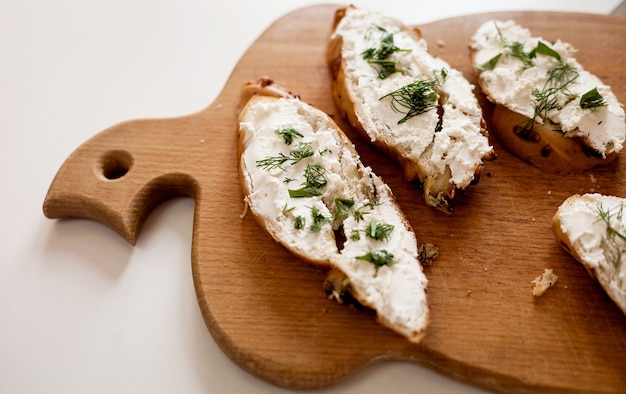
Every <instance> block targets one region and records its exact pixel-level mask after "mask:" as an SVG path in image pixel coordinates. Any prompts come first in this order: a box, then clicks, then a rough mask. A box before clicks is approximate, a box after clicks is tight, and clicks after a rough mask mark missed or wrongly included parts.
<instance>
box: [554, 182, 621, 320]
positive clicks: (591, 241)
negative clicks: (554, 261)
mask: <svg viewBox="0 0 626 394" xmlns="http://www.w3.org/2000/svg"><path fill="white" fill-rule="evenodd" d="M625 210H626V198H620V197H615V196H607V195H602V194H598V193H593V194H584V195H574V196H571V197H569V198H568V199H566V200H565V201H564V202H563V203H562V204H561V206H560V207H559V208H558V209H557V211H556V213H555V215H554V217H553V219H552V227H553V230H554V234H555V235H556V238H557V239H558V240H559V242H560V244H561V246H562V247H563V248H564V249H565V250H566V251H567V252H568V253H570V254H571V255H572V256H573V257H574V258H575V259H576V260H578V261H579V262H580V263H581V264H582V265H584V266H585V268H586V269H587V272H589V274H590V275H591V276H592V277H593V278H595V279H596V280H597V282H598V283H599V284H600V286H602V288H603V289H604V290H605V291H606V294H608V296H609V297H610V298H611V299H612V300H613V301H614V302H615V303H616V304H617V306H618V307H619V308H620V309H621V310H622V311H623V312H624V313H625V314H626V215H624V214H626V212H624V211H625Z"/></svg>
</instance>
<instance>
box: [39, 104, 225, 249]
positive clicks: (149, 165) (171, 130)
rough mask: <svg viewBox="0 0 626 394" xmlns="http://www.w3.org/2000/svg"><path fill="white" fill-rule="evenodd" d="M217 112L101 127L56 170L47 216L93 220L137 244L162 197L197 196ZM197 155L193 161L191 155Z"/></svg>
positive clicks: (50, 189) (45, 208)
mask: <svg viewBox="0 0 626 394" xmlns="http://www.w3.org/2000/svg"><path fill="white" fill-rule="evenodd" d="M214 111H216V109H215V108H214V107H209V108H208V109H206V110H204V111H203V112H200V113H197V114H193V115H189V116H184V117H178V118H170V119H144V120H133V121H128V122H124V123H120V124H118V125H115V126H113V127H111V128H109V129H107V130H104V131H102V132H101V133H99V134H97V135H96V136H94V137H93V138H91V139H89V140H88V141H86V142H85V143H84V144H82V145H81V146H80V147H79V148H77V149H76V150H75V151H74V152H73V153H72V154H71V155H70V156H69V157H68V158H67V160H66V161H65V162H64V164H63V165H62V166H61V168H60V169H59V171H58V172H57V174H56V176H55V178H54V180H53V181H52V184H51V185H50V188H49V190H48V193H47V195H46V198H45V201H44V205H43V212H44V214H45V216H47V217H49V218H66V217H78V218H87V219H93V220H97V221H99V222H101V223H103V224H105V225H107V226H109V227H111V228H112V229H113V230H115V231H116V232H117V233H119V234H120V235H121V236H122V237H124V238H125V239H126V240H128V242H130V243H132V244H135V242H136V240H137V234H138V231H139V228H140V227H141V224H142V223H143V221H144V219H145V218H146V216H147V215H148V213H149V212H150V211H151V210H152V208H154V207H155V206H156V205H157V204H158V203H160V202H161V201H163V200H165V199H167V198H171V197H176V196H191V197H196V193H197V191H198V190H199V189H198V181H197V175H198V171H199V167H204V168H203V170H204V171H205V172H206V171H210V169H209V168H207V166H208V167H210V165H209V164H208V163H207V162H208V159H206V158H205V159H204V160H201V159H202V156H203V155H207V154H208V150H209V149H210V142H209V138H208V137H207V138H206V139H203V138H202V135H207V136H209V135H211V133H214V131H211V130H210V124H211V122H207V120H208V119H210V118H211V116H212V114H213V113H214ZM194 159H195V160H194Z"/></svg>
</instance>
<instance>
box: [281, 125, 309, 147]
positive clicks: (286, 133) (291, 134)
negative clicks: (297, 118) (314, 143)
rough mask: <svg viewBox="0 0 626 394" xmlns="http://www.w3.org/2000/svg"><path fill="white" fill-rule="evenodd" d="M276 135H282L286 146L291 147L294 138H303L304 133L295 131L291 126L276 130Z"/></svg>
mask: <svg viewBox="0 0 626 394" xmlns="http://www.w3.org/2000/svg"><path fill="white" fill-rule="evenodd" d="M274 133H276V134H278V135H282V136H283V138H284V140H285V144H287V145H291V143H292V142H293V139H294V138H296V137H302V133H300V132H299V131H298V130H296V129H294V128H293V127H291V126H285V127H281V128H279V129H276V130H274Z"/></svg>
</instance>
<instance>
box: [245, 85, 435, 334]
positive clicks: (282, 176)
mask: <svg viewBox="0 0 626 394" xmlns="http://www.w3.org/2000/svg"><path fill="white" fill-rule="evenodd" d="M262 84H265V85H267V86H266V87H272V89H271V90H269V92H268V93H269V94H270V96H266V95H264V94H263V93H264V89H259V88H257V87H255V84H250V85H247V86H246V89H244V90H247V91H250V90H252V91H253V92H254V94H248V93H246V92H244V93H242V96H243V97H244V100H247V102H246V103H245V105H244V106H243V108H242V110H241V113H240V115H239V122H240V123H239V124H240V127H239V143H238V146H239V155H240V158H239V169H240V177H241V185H242V189H243V193H244V196H245V197H244V198H245V201H246V204H247V206H248V207H249V209H250V211H251V212H252V213H253V214H254V216H255V217H256V219H257V221H258V222H259V224H260V225H261V227H263V228H264V229H265V230H266V231H267V233H268V234H269V235H271V236H272V237H273V238H274V239H275V240H276V241H277V242H278V243H280V244H282V245H283V246H284V247H285V248H287V249H288V250H289V251H291V252H292V253H293V254H295V255H296V256H298V257H300V258H301V259H302V260H304V261H306V262H309V263H311V264H314V265H317V266H320V267H323V268H326V269H327V270H329V272H330V273H332V276H333V278H336V277H342V278H343V279H342V285H341V286H339V287H341V289H340V290H338V291H334V290H331V293H332V294H333V295H335V296H338V295H339V293H340V292H342V291H344V290H348V291H349V292H350V293H351V295H352V296H353V297H354V298H355V299H356V300H357V301H358V302H359V303H361V304H362V305H364V306H366V307H369V308H372V309H373V310H375V311H376V313H377V316H378V320H379V321H380V322H381V323H382V324H384V325H386V326H388V327H389V328H391V329H393V330H395V331H396V332H398V333H399V334H401V335H404V336H405V337H406V338H408V339H409V340H410V341H412V342H418V341H419V340H420V339H421V338H422V337H423V335H424V331H425V328H426V325H427V324H428V316H429V311H428V305H427V300H426V286H427V279H426V276H425V275H424V272H423V271H422V265H421V264H420V261H419V259H418V247H417V241H416V237H415V233H414V232H413V230H412V228H411V226H410V224H409V222H408V221H407V219H406V217H405V216H404V214H403V213H402V211H401V210H400V207H399V206H398V204H397V203H396V201H395V199H394V196H393V194H392V192H391V190H390V189H389V187H388V186H387V185H386V184H385V183H384V182H383V181H382V179H381V178H379V177H378V176H376V174H374V173H373V172H372V170H371V169H370V168H369V167H366V166H364V165H363V164H362V163H361V161H360V159H359V157H358V155H357V152H356V151H355V149H354V146H353V145H352V143H351V142H350V141H349V140H348V138H347V137H346V135H345V134H344V133H343V132H342V131H341V130H340V129H339V127H338V126H337V125H336V124H335V122H334V121H333V120H332V119H331V118H330V117H329V116H327V115H326V114H325V113H323V112H322V111H320V110H318V109H316V108H313V107H312V106H310V105H308V104H306V103H304V102H302V101H300V100H299V99H298V98H296V97H295V96H289V95H288V94H285V95H281V94H277V92H278V91H280V89H278V90H277V89H276V87H275V85H272V84H271V83H268V82H267V80H265V81H264V82H263V83H262ZM270 85H272V86H270ZM276 96H283V97H276ZM338 274H340V275H338Z"/></svg>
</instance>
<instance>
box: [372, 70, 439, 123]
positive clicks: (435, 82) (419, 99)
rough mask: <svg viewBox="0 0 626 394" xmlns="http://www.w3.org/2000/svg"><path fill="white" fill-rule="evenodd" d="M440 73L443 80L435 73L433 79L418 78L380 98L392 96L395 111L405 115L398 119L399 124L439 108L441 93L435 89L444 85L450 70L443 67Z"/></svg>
mask: <svg viewBox="0 0 626 394" xmlns="http://www.w3.org/2000/svg"><path fill="white" fill-rule="evenodd" d="M440 75H441V78H442V79H441V80H439V78H438V77H437V75H436V74H435V76H434V77H433V78H432V79H427V80H417V81H415V82H413V83H410V84H408V85H405V86H402V87H401V88H400V89H397V90H394V91H393V92H391V93H387V94H386V95H384V96H382V97H381V98H380V100H382V99H384V98H387V97H391V108H392V109H393V110H394V111H395V112H400V113H403V114H404V117H403V118H402V119H400V120H399V121H398V124H401V123H404V122H406V121H407V120H409V119H410V118H412V117H414V116H417V115H421V114H423V113H426V112H428V111H430V110H432V109H434V108H437V106H438V101H439V95H438V94H437V92H436V91H435V87H437V86H441V85H443V83H444V82H445V80H446V78H447V76H448V72H447V71H446V70H445V69H442V70H441V71H440Z"/></svg>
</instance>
